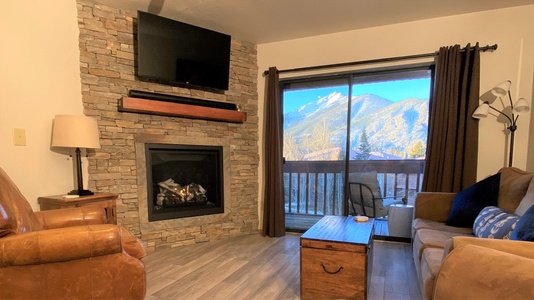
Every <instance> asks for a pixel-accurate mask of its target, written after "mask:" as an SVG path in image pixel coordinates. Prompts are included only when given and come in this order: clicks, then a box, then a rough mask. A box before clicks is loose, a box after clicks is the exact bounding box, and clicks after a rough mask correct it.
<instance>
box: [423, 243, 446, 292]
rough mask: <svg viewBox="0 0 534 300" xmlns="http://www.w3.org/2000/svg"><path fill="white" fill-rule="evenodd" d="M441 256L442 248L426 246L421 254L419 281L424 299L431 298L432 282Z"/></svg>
mask: <svg viewBox="0 0 534 300" xmlns="http://www.w3.org/2000/svg"><path fill="white" fill-rule="evenodd" d="M442 258H443V249H440V248H427V249H425V251H423V254H422V256H421V281H422V282H423V286H422V288H423V289H424V291H423V292H424V295H425V297H426V299H431V298H432V292H433V290H434V283H435V281H436V276H437V275H438V272H439V268H440V267H441V261H442Z"/></svg>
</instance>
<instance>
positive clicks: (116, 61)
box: [76, 0, 259, 251]
mask: <svg viewBox="0 0 534 300" xmlns="http://www.w3.org/2000/svg"><path fill="white" fill-rule="evenodd" d="M76 2H77V9H78V24H79V29H80V35H79V49H80V77H81V84H82V101H83V107H84V114H85V115H87V116H90V117H94V118H95V119H97V121H98V125H99V129H100V144H101V148H100V149H97V150H96V151H94V152H93V153H92V154H91V155H90V157H89V158H88V160H89V166H88V170H89V176H88V180H89V184H88V188H90V189H91V190H94V191H99V192H110V193H116V194H118V195H119V197H118V199H117V221H118V223H119V224H120V225H122V226H124V227H126V228H127V229H128V230H129V231H130V232H132V233H134V234H135V235H136V236H138V237H140V238H141V240H142V241H143V242H144V243H145V245H146V247H147V250H148V251H154V250H156V249H163V248H171V247H181V246H184V245H190V244H195V243H201V242H208V241H212V240H218V239H223V238H227V237H232V236H238V235H243V234H250V233H257V232H258V189H259V183H258V166H259V149H258V139H259V125H258V93H257V78H258V67H257V53H256V45H254V44H252V43H249V42H246V41H241V40H238V39H235V38H232V42H231V54H230V55H231V58H230V85H229V86H230V87H229V89H228V90H227V91H224V92H220V93H216V92H211V91H201V90H194V89H186V88H179V87H172V86H167V85H161V84H157V83H151V82H141V81H139V80H138V79H137V77H136V75H135V64H136V62H135V40H136V22H137V21H136V17H135V16H136V12H135V11H134V12H127V11H123V10H120V9H115V8H113V7H108V6H106V5H103V4H100V3H95V2H93V1H90V0H77V1H76ZM130 90H138V91H148V92H155V93H161V94H168V95H175V96H180V97H190V98H195V99H204V100H211V101H218V102H227V103H232V104H236V105H237V106H239V107H240V110H241V111H243V112H246V114H247V118H246V120H245V121H244V122H243V123H228V122H221V121H213V120H202V119H188V118H182V117H172V116H166V115H155V114H140V113H131V112H120V111H118V106H119V105H118V103H119V100H120V99H121V98H122V97H125V96H127V95H128V93H129V91H130ZM147 144H157V145H186V146H195V147H197V146H201V147H203V146H207V147H222V157H221V160H222V165H223V166H222V167H221V169H222V173H223V178H224V179H223V181H222V182H221V183H220V184H221V185H222V190H221V193H222V199H223V200H224V202H221V206H222V208H221V209H222V211H221V212H219V213H215V214H206V215H196V216H187V217H183V218H173V219H162V220H153V221H149V217H148V215H149V213H148V211H149V206H148V201H149V200H148V194H149V191H148V184H147V162H146V160H147V158H146V145H147ZM193 168H196V166H193ZM173 176H174V175H173ZM165 180H167V179H165ZM189 181H191V182H189ZM193 181H197V179H194V180H188V179H186V180H185V182H183V181H182V179H178V178H175V179H174V182H175V183H178V184H180V185H181V186H183V185H188V184H190V183H192V182H193ZM201 185H202V186H203V184H201ZM207 185H210V186H211V185H212V183H207ZM215 185H217V184H215ZM153 188H154V187H153ZM203 188H204V189H206V190H207V193H209V192H211V191H212V190H213V188H211V187H209V188H208V187H204V186H203ZM189 189H190V190H191V187H190V188H189ZM216 189H217V187H216ZM189 192H191V191H189ZM186 194H187V190H186ZM156 197H157V195H156ZM206 197H207V198H208V201H211V200H209V198H211V197H212V196H211V195H207V196H206ZM156 200H157V198H156ZM179 201H180V200H179Z"/></svg>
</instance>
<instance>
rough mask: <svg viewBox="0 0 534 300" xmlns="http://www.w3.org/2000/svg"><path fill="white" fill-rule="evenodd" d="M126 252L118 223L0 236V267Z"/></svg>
mask: <svg viewBox="0 0 534 300" xmlns="http://www.w3.org/2000/svg"><path fill="white" fill-rule="evenodd" d="M114 253H122V244H121V229H120V227H119V226H117V225H111V224H106V225H88V226H76V227H67V228H61V229H50V230H42V231H35V232H30V233H24V234H17V235H11V236H7V237H4V238H2V239H0V267H9V266H24V265H35V264H45V263H57V262H64V261H69V260H77V259H82V258H89V257H96V256H103V255H108V254H114Z"/></svg>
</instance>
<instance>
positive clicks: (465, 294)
mask: <svg viewBox="0 0 534 300" xmlns="http://www.w3.org/2000/svg"><path fill="white" fill-rule="evenodd" d="M533 269H534V259H531V258H526V257H523V256H519V255H515V254H511V253H506V252H502V251H499V250H495V249H490V248H486V247H482V246H477V245H463V246H461V247H458V248H456V249H454V250H453V251H452V252H451V253H450V255H449V256H447V258H446V259H445V260H444V261H443V263H442V265H441V268H440V270H439V272H438V274H437V276H436V283H435V286H434V294H433V295H434V296H433V299H435V300H439V299H531V298H532V295H534V285H533V284H532V282H534V272H532V270H533Z"/></svg>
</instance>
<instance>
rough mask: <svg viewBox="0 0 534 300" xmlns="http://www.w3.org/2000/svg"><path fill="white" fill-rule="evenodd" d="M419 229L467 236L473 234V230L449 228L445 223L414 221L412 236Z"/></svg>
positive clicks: (424, 220)
mask: <svg viewBox="0 0 534 300" xmlns="http://www.w3.org/2000/svg"><path fill="white" fill-rule="evenodd" d="M419 229H433V230H438V231H445V232H454V233H461V234H465V235H471V234H472V233H473V228H463V227H453V226H448V225H446V224H445V223H443V222H437V221H431V220H426V219H415V220H413V223H412V233H413V234H412V236H413V235H414V234H415V232H417V231H418V230H419Z"/></svg>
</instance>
